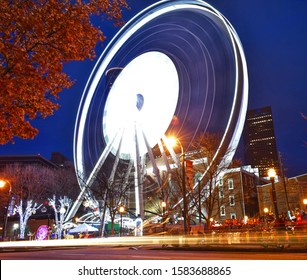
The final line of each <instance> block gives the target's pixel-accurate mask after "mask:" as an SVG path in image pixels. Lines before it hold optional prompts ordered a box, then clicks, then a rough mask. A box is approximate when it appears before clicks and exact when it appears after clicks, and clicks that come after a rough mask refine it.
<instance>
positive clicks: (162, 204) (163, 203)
mask: <svg viewBox="0 0 307 280" xmlns="http://www.w3.org/2000/svg"><path fill="white" fill-rule="evenodd" d="M161 206H162V226H163V232H164V231H165V217H164V216H165V208H166V202H165V201H162V203H161Z"/></svg>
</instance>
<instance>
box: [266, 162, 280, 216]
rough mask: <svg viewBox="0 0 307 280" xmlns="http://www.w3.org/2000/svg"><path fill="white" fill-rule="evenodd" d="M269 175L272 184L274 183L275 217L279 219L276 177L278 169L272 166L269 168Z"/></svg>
mask: <svg viewBox="0 0 307 280" xmlns="http://www.w3.org/2000/svg"><path fill="white" fill-rule="evenodd" d="M268 176H269V177H270V180H271V184H272V198H273V206H274V212H275V213H274V214H275V218H276V219H277V220H279V213H278V207H277V198H276V190H275V181H274V180H275V177H276V171H275V169H274V168H270V169H269V170H268Z"/></svg>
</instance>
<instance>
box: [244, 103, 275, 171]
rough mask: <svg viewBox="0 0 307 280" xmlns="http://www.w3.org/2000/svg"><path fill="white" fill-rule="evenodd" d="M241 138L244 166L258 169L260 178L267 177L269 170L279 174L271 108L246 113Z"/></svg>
mask: <svg viewBox="0 0 307 280" xmlns="http://www.w3.org/2000/svg"><path fill="white" fill-rule="evenodd" d="M243 137H244V159H245V164H250V165H251V166H252V167H253V168H258V169H259V176H260V177H268V169H269V168H274V169H275V171H276V173H277V174H279V164H278V152H277V145H276V138H275V132H274V125H273V116H272V109H271V107H263V108H259V109H253V110H248V111H247V115H246V121H245V127H244V133H243Z"/></svg>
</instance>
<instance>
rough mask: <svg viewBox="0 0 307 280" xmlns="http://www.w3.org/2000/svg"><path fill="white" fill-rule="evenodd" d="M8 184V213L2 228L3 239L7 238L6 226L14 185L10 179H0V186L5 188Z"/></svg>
mask: <svg viewBox="0 0 307 280" xmlns="http://www.w3.org/2000/svg"><path fill="white" fill-rule="evenodd" d="M6 184H8V185H9V199H8V203H7V207H6V214H5V218H4V225H3V230H2V241H4V240H5V237H6V227H7V218H8V215H9V207H10V202H11V194H12V185H11V183H10V182H9V181H7V180H0V188H3V187H4V186H5V185H6Z"/></svg>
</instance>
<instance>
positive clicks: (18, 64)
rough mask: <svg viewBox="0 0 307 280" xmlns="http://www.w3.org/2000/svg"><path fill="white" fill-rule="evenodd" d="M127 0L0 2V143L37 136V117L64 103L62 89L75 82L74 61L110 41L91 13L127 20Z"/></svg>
mask: <svg viewBox="0 0 307 280" xmlns="http://www.w3.org/2000/svg"><path fill="white" fill-rule="evenodd" d="M124 8H127V3H126V1H125V0H87V1H82V0H75V1H74V0H23V1H14V0H13V1H12V0H2V1H1V4H0V66H1V67H0V143H1V144H5V143H8V142H10V141H11V142H14V137H19V138H23V139H28V138H34V136H35V135H36V134H37V133H38V130H37V128H34V127H33V126H32V124H31V120H34V119H36V118H46V117H47V116H50V115H52V114H53V112H54V110H57V109H58V107H59V104H58V101H57V100H58V98H59V93H60V92H61V91H62V90H63V89H65V88H70V87H71V86H72V85H73V83H74V82H73V81H72V80H71V79H70V77H69V76H68V75H67V74H65V73H64V72H63V65H64V63H67V62H69V61H79V60H80V61H81V60H84V59H86V58H88V59H94V58H95V51H94V47H95V46H96V44H97V42H99V41H100V42H102V41H104V40H105V36H104V34H103V32H102V31H101V30H100V29H99V28H98V27H95V26H94V25H93V24H92V22H91V18H92V16H102V17H107V19H108V20H114V21H115V23H114V24H115V25H120V24H121V23H122V9H124Z"/></svg>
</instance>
